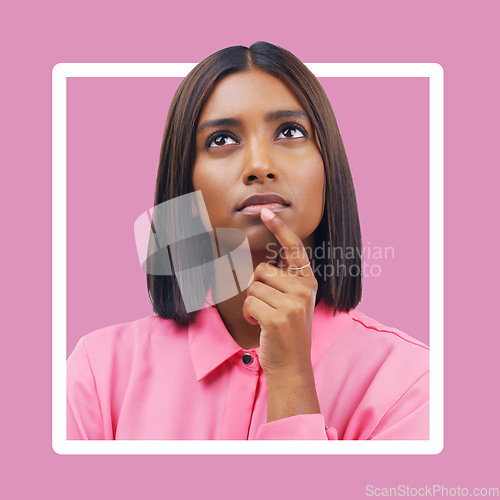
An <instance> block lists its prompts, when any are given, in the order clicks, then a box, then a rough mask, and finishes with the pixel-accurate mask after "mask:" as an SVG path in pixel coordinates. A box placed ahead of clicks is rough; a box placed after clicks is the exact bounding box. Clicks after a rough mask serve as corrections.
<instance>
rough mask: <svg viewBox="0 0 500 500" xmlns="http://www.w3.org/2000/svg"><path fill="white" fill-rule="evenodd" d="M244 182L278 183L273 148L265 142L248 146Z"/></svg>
mask: <svg viewBox="0 0 500 500" xmlns="http://www.w3.org/2000/svg"><path fill="white" fill-rule="evenodd" d="M245 153H246V154H245V158H244V161H245V166H244V168H243V175H242V178H243V182H244V183H245V184H252V183H261V184H263V183H265V182H272V181H277V180H278V178H279V172H278V168H277V166H276V162H275V159H274V157H273V153H272V147H271V145H269V144H266V143H265V141H258V140H255V141H252V142H250V143H249V144H247V146H246V151H245Z"/></svg>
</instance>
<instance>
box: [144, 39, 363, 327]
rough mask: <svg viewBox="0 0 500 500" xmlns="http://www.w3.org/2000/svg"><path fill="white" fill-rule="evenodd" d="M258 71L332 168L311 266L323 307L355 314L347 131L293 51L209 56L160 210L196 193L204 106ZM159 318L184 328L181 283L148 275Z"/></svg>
mask: <svg viewBox="0 0 500 500" xmlns="http://www.w3.org/2000/svg"><path fill="white" fill-rule="evenodd" d="M252 68H258V69H260V70H263V71H266V72H267V73H269V74H271V75H273V76H274V77H276V78H278V79H279V80H281V81H282V82H284V83H285V84H286V85H287V86H288V88H289V89H290V91H291V92H292V93H293V94H294V96H295V97H296V98H297V100H298V101H299V103H300V104H301V106H302V107H303V109H304V111H305V112H306V113H307V115H308V117H309V119H310V121H311V124H312V126H313V128H314V131H315V136H316V140H317V143H318V147H319V150H320V153H321V156H322V159H323V164H324V169H325V189H326V191H325V208H324V213H323V217H322V219H321V222H320V224H319V226H318V227H317V229H316V231H315V232H314V241H315V250H316V249H319V250H321V251H318V252H316V251H315V252H314V254H313V255H312V256H311V257H312V259H311V263H312V267H313V269H314V271H315V276H316V279H317V281H318V292H317V302H319V301H320V300H321V301H322V302H323V303H324V304H325V305H326V306H327V307H328V308H329V309H331V310H332V311H333V313H336V312H340V311H349V310H351V309H353V308H355V307H356V306H357V305H358V303H359V301H360V300H361V288H362V286H361V285H362V283H361V278H362V276H361V274H362V262H361V258H362V256H361V250H362V243H361V231H360V225H359V216H358V209H357V203H356V194H355V191H354V185H353V181H352V176H351V171H350V168H349V163H348V160H347V155H346V152H345V149H344V144H343V142H342V138H341V136H340V131H339V128H338V125H337V121H336V119H335V115H334V113H333V109H332V106H331V104H330V101H329V100H328V97H327V95H326V93H325V91H324V89H323V87H322V86H321V84H320V83H319V81H318V80H317V79H316V77H315V76H314V75H313V73H312V72H311V71H310V70H309V69H308V68H307V67H306V66H305V65H304V64H303V63H302V62H301V61H300V60H299V59H298V58H297V57H295V56H294V55H293V54H292V53H291V52H289V51H287V50H285V49H283V48H281V47H278V46H276V45H272V44H270V43H267V42H257V43H254V44H253V45H252V46H250V47H244V46H234V47H228V48H225V49H222V50H219V51H218V52H215V53H214V54H212V55H210V56H208V57H207V58H206V59H204V60H203V61H202V62H201V63H199V64H198V65H197V66H196V67H195V68H194V69H193V70H192V71H191V72H190V73H189V74H188V76H187V77H186V78H185V79H184V80H183V81H182V83H181V85H180V86H179V88H178V89H177V91H176V93H175V95H174V97H173V100H172V103H171V105H170V109H169V112H168V116H167V121H166V125H165V130H164V134H163V141H162V145H161V152H160V161H159V166H158V175H157V179H156V190H155V198H154V205H155V206H156V205H159V204H161V203H163V202H165V201H167V200H171V199H173V198H176V197H178V196H181V195H184V194H187V193H191V192H193V191H194V187H193V183H192V171H193V166H194V163H195V155H196V130H197V126H198V120H199V117H200V114H201V111H202V108H203V106H204V104H205V103H206V101H207V99H208V98H209V96H210V95H211V93H212V91H213V90H214V88H215V86H216V85H217V83H219V82H220V81H221V80H222V79H223V78H224V77H226V76H228V75H230V74H234V73H238V72H242V71H247V70H249V69H252ZM146 278H147V287H148V293H149V297H150V300H151V303H152V305H153V311H154V312H155V314H157V315H158V316H159V317H161V318H164V319H173V320H175V321H176V322H178V323H179V324H188V323H190V322H192V321H194V319H195V317H196V314H197V313H196V312H192V313H187V312H186V308H185V307H184V302H183V300H182V296H181V293H180V290H179V286H178V284H177V282H176V279H175V277H174V276H161V275H153V274H147V276H146Z"/></svg>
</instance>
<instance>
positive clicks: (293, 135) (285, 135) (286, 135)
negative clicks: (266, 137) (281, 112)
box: [278, 125, 306, 139]
mask: <svg viewBox="0 0 500 500" xmlns="http://www.w3.org/2000/svg"><path fill="white" fill-rule="evenodd" d="M302 137H306V134H305V131H304V130H303V129H302V127H298V126H296V125H287V126H286V127H283V128H282V129H281V131H280V133H279V134H278V139H300V138H302Z"/></svg>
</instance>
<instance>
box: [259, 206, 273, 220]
mask: <svg viewBox="0 0 500 500" xmlns="http://www.w3.org/2000/svg"><path fill="white" fill-rule="evenodd" d="M260 217H261V218H262V220H271V219H274V214H273V213H272V212H271V210H269V208H265V207H264V208H263V209H262V210H261V211H260Z"/></svg>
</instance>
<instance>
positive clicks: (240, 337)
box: [216, 252, 275, 349]
mask: <svg viewBox="0 0 500 500" xmlns="http://www.w3.org/2000/svg"><path fill="white" fill-rule="evenodd" d="M260 262H269V263H275V262H272V261H271V259H270V256H269V255H268V254H266V253H265V252H252V264H253V269H255V268H256V267H257V265H258V264H259V263H260ZM239 285H240V290H241V292H240V293H238V294H237V295H235V296H234V297H231V298H230V299H228V300H225V301H224V302H219V303H218V304H217V310H218V312H219V315H220V317H221V319H222V321H223V323H224V325H225V326H226V328H227V331H228V332H229V333H230V334H231V336H232V337H233V339H234V340H235V342H236V343H237V344H238V345H239V346H240V347H241V348H242V349H255V348H256V347H259V343H260V326H259V325H252V324H251V323H249V322H248V321H247V320H246V319H245V317H244V316H243V303H244V302H245V299H246V298H247V292H246V288H245V287H246V283H239ZM216 286H217V285H216Z"/></svg>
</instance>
